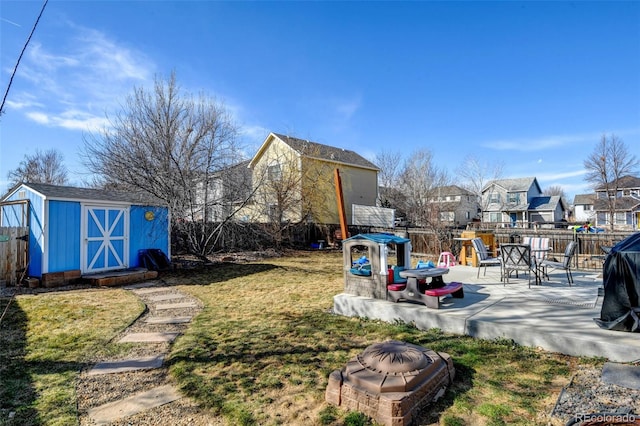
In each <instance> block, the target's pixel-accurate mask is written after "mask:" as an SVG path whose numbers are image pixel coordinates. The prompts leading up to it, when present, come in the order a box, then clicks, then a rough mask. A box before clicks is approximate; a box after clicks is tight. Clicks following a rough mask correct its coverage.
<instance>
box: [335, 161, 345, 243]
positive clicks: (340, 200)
mask: <svg viewBox="0 0 640 426" xmlns="http://www.w3.org/2000/svg"><path fill="white" fill-rule="evenodd" d="M333 178H334V181H335V184H336V198H337V199H338V217H339V218H340V232H341V233H342V239H343V240H346V239H347V238H349V232H348V229H347V215H346V213H345V211H344V196H343V194H342V180H341V179H340V170H338V169H335V171H334V173H333Z"/></svg>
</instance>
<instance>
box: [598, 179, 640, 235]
mask: <svg viewBox="0 0 640 426" xmlns="http://www.w3.org/2000/svg"><path fill="white" fill-rule="evenodd" d="M607 193H608V195H607ZM610 203H615V204H614V207H615V208H614V212H615V214H614V226H615V227H616V228H618V229H635V230H637V229H640V178H637V177H635V176H624V177H621V178H620V179H618V180H617V181H616V182H613V183H612V184H610V185H609V190H608V191H607V188H606V187H605V186H602V187H599V188H596V201H595V204H594V209H595V211H596V223H595V224H596V225H597V226H610V224H611V218H610V214H609V205H610Z"/></svg>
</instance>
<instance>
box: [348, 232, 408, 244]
mask: <svg viewBox="0 0 640 426" xmlns="http://www.w3.org/2000/svg"><path fill="white" fill-rule="evenodd" d="M350 240H369V241H374V242H376V243H381V244H388V243H394V244H404V243H408V242H410V241H411V240H410V239H408V238H402V237H398V236H397V235H393V234H358V235H354V236H353V237H350V238H347V239H346V240H344V241H350Z"/></svg>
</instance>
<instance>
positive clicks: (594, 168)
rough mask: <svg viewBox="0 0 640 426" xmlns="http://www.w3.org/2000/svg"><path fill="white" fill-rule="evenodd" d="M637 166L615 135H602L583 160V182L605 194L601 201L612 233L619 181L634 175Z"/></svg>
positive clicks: (623, 144) (636, 161)
mask: <svg viewBox="0 0 640 426" xmlns="http://www.w3.org/2000/svg"><path fill="white" fill-rule="evenodd" d="M639 165H640V162H638V159H637V157H636V156H635V155H633V154H630V153H629V150H628V149H627V146H626V144H625V143H624V142H623V141H622V139H620V138H619V137H617V136H616V135H615V134H611V135H610V136H607V135H606V134H604V135H602V137H601V138H600V142H598V144H597V145H596V146H595V148H594V150H593V152H592V153H591V154H590V155H589V156H588V157H587V159H586V160H584V168H585V169H586V170H587V174H586V175H585V180H586V181H587V182H589V183H590V184H591V185H592V187H593V189H594V190H602V191H605V193H606V194H607V196H606V197H605V198H604V199H603V200H602V201H604V202H605V203H606V206H607V210H608V213H609V224H610V226H611V230H612V231H613V230H614V224H615V213H616V201H617V198H618V189H619V186H618V185H619V183H620V179H621V178H622V177H624V176H626V175H632V174H634V173H635V172H636V170H637V168H638V166H639Z"/></svg>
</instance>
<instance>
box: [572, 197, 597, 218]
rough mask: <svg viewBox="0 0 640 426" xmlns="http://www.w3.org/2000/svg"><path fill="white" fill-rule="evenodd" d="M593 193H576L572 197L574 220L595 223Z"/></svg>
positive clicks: (594, 198) (594, 199)
mask: <svg viewBox="0 0 640 426" xmlns="http://www.w3.org/2000/svg"><path fill="white" fill-rule="evenodd" d="M595 201H596V195H595V194H576V196H575V197H574V198H573V220H574V222H578V223H582V222H590V223H592V224H593V225H595V224H596V211H595V208H594V206H595Z"/></svg>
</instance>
